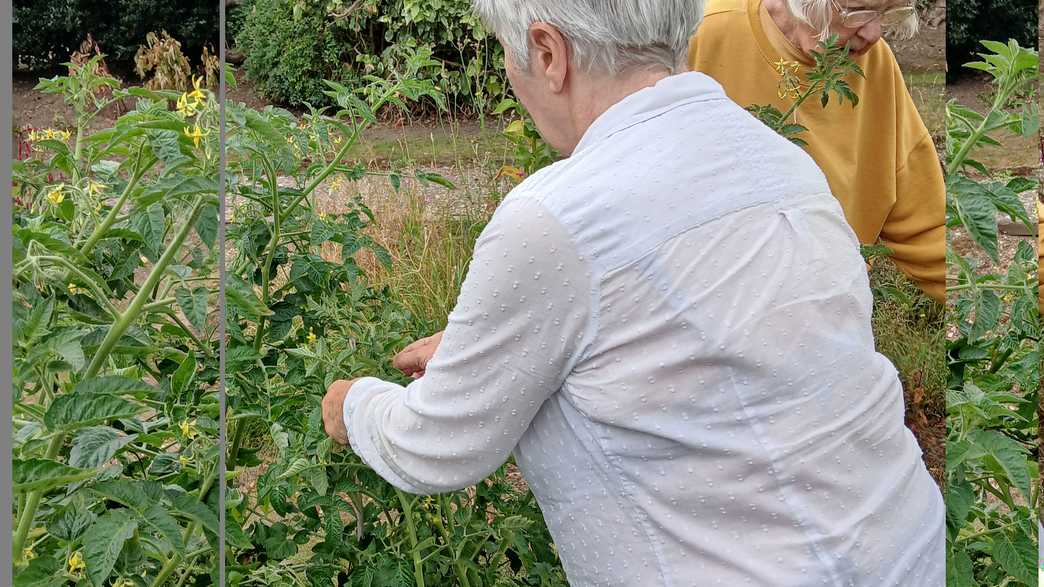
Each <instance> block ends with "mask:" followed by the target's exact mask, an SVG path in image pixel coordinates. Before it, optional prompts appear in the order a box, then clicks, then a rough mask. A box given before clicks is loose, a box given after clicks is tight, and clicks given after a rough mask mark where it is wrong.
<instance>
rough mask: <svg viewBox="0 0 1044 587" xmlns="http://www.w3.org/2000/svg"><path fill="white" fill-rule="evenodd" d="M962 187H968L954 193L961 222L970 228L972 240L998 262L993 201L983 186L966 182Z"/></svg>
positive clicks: (969, 232)
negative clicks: (973, 185) (977, 187)
mask: <svg viewBox="0 0 1044 587" xmlns="http://www.w3.org/2000/svg"><path fill="white" fill-rule="evenodd" d="M962 184H963V182H962ZM960 187H961V188H966V189H958V190H957V191H956V192H955V193H954V197H955V200H956V204H957V215H958V217H959V218H960V220H961V223H962V224H964V227H965V228H966V229H967V230H968V234H969V235H970V236H971V237H972V240H974V241H975V242H976V243H978V245H979V246H980V247H982V248H983V249H984V250H985V251H986V253H987V254H989V256H990V258H991V259H993V260H994V261H995V262H998V261H999V258H998V257H997V219H996V216H995V215H996V208H995V207H994V205H993V202H992V201H991V200H990V199H989V197H988V196H986V195H985V194H984V193H983V190H982V189H981V188H980V189H975V188H973V187H972V186H969V185H966V184H964V185H961V186H960Z"/></svg>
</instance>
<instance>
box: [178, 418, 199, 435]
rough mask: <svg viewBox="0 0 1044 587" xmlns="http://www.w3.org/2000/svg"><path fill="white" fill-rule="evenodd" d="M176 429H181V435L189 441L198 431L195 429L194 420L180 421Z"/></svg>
mask: <svg viewBox="0 0 1044 587" xmlns="http://www.w3.org/2000/svg"><path fill="white" fill-rule="evenodd" d="M178 428H180V429H181V435H182V436H185V437H187V438H189V439H192V438H195V437H196V435H197V434H199V429H197V428H196V419H195V418H193V419H192V420H182V421H181V423H180V424H178Z"/></svg>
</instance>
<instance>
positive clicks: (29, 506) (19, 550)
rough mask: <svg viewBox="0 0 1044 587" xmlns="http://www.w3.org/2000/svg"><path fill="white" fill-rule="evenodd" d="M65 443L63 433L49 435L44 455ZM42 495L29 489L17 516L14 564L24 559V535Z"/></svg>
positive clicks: (31, 523) (13, 551)
mask: <svg viewBox="0 0 1044 587" xmlns="http://www.w3.org/2000/svg"><path fill="white" fill-rule="evenodd" d="M63 444H65V434H61V433H59V434H55V435H54V436H53V437H51V443H50V444H48V445H47V453H46V454H45V455H44V456H45V457H46V458H48V459H53V458H54V457H55V456H57V455H58V451H59V450H61V448H62V445H63ZM41 497H43V492H42V491H31V492H29V495H28V496H27V497H26V500H25V508H24V509H23V510H22V515H21V516H20V517H19V518H18V529H17V530H16V531H15V535H14V540H13V541H12V543H11V553H12V555H13V557H14V565H15V566H21V565H22V564H23V563H24V562H25V560H24V550H23V548H24V547H25V537H26V536H28V535H29V527H30V526H32V525H33V518H34V517H35V516H36V508H37V507H38V506H39V505H40V498H41Z"/></svg>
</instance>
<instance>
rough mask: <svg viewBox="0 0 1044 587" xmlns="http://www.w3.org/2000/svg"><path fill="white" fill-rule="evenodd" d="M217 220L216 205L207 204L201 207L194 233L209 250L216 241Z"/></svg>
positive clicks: (212, 248)
mask: <svg viewBox="0 0 1044 587" xmlns="http://www.w3.org/2000/svg"><path fill="white" fill-rule="evenodd" d="M218 220H219V219H218V207H217V206H213V205H207V206H204V207H203V210H202V211H201V212H200V214H199V220H198V221H196V226H195V229H196V234H198V235H199V238H200V240H202V241H203V244H205V245H207V248H208V249H210V250H214V243H215V242H217V234H218Z"/></svg>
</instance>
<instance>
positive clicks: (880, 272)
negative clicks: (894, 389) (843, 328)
mask: <svg viewBox="0 0 1044 587" xmlns="http://www.w3.org/2000/svg"><path fill="white" fill-rule="evenodd" d="M870 288H871V289H872V290H873V293H874V313H873V330H874V340H875V343H876V345H877V351H878V352H879V353H881V354H882V355H884V356H886V357H888V359H889V360H891V361H892V363H893V364H894V365H895V367H896V369H897V370H898V371H899V377H900V379H901V380H902V383H903V389H904V390H905V391H906V395H907V400H908V401H907V407H908V409H912V410H923V411H924V412H926V416H928V417H929V418H933V417H934V418H945V417H946V378H947V368H946V329H945V328H944V326H943V318H944V315H945V306H944V305H942V304H940V303H938V302H936V301H935V300H933V299H931V298H929V297H928V296H927V295H925V294H924V293H923V292H922V291H921V290H920V288H918V287H917V286H916V285H915V284H914V283H913V282H912V281H911V280H910V279H909V278H907V277H906V276H905V275H904V274H903V273H902V272H901V271H899V269H898V268H896V266H895V264H894V263H892V262H891V261H890V260H888V259H883V258H878V259H876V260H875V261H874V267H873V269H872V270H871V272H870Z"/></svg>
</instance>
